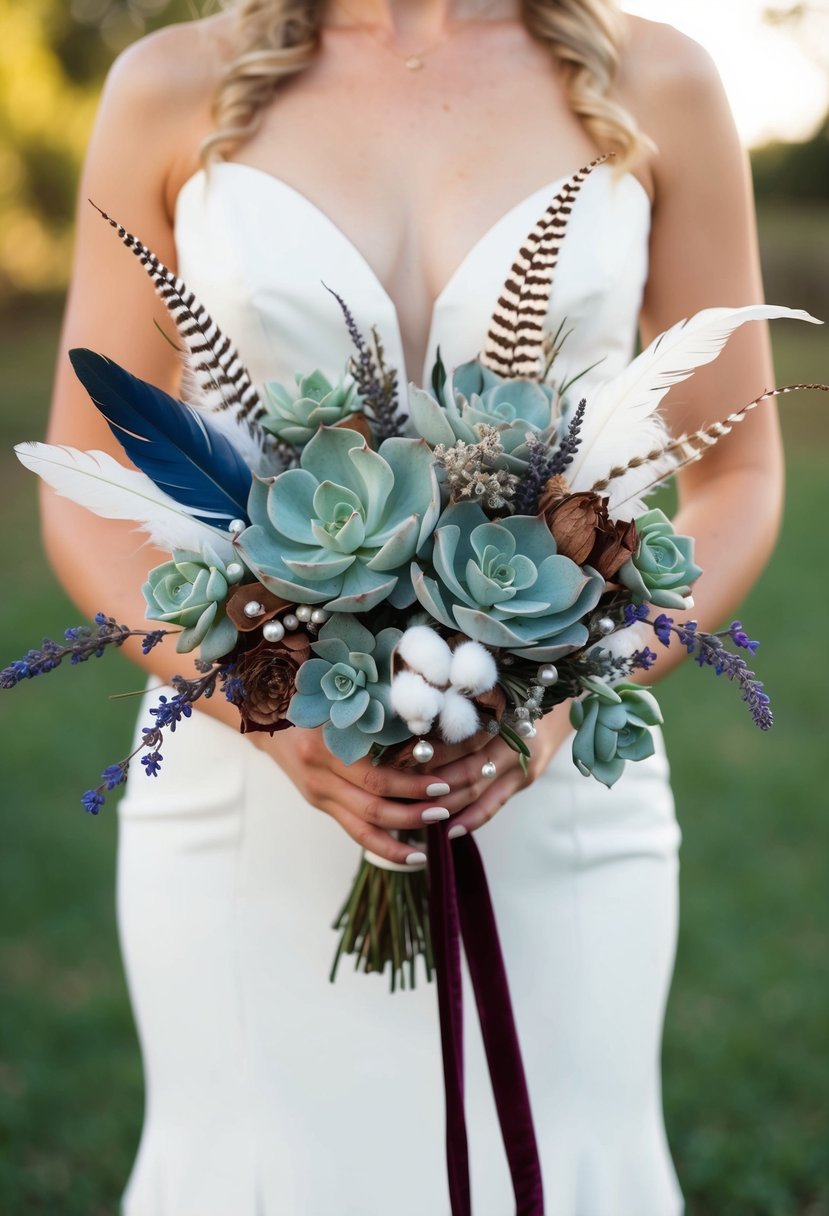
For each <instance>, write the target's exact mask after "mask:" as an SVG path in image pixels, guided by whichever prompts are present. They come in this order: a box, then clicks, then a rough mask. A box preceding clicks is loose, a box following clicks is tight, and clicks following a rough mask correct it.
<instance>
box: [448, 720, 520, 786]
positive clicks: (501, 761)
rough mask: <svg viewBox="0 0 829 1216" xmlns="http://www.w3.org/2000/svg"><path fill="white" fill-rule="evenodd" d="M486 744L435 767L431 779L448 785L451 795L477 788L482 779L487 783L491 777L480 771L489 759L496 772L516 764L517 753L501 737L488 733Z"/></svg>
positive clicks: (501, 771) (503, 770)
mask: <svg viewBox="0 0 829 1216" xmlns="http://www.w3.org/2000/svg"><path fill="white" fill-rule="evenodd" d="M488 744H489V746H487V747H485V748H482V749H479V750H478V751H476V752H472V753H471V754H469V755H466V756H463V757H461V759H459V760H455V761H453V762H451V763H450V764H446V765H444V766H443V767H441V768H437V769H435V770H434V771H433V772H432V774H431V775H432V780H434V781H442V782H443V783H444V784H446V785H448V786H449V788H450V789H451V791H452V794H453V795H454V794H460V793H462V792H469V791H474V790H477V789H478V788H479V787H480V785H481V782H482V781H484V782H486V783H487V784H488V783H489V781H491V780H492V778H487V777H485V775H484V774H483V772H482V769H483V767H484V765H485V764H486V763H487V762H489V761H491V762H492V763H493V764H494V765H495V768H496V772H498V773H503V772H505V771H506V770H507V769H509V768H513V767H515V766H516V765H518V763H519V761H518V756H517V753H516V752H514V751H513V749H512V748H511V747H510V746H509V744H508V743H505V742H504V740H503V739H497V738H496V739H494V738H493V737H492V736H491V735H490V736H488ZM468 801H470V799H468Z"/></svg>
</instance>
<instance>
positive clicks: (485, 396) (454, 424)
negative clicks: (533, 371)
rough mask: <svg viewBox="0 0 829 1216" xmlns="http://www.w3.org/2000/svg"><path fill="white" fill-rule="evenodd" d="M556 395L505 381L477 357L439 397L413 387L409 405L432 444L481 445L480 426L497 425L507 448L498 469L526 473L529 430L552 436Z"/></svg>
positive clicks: (542, 388)
mask: <svg viewBox="0 0 829 1216" xmlns="http://www.w3.org/2000/svg"><path fill="white" fill-rule="evenodd" d="M553 397H554V390H553V389H552V388H551V387H550V386H549V385H546V384H538V383H536V382H535V381H532V380H517V379H516V380H505V379H503V377H501V376H499V375H498V374H497V373H496V372H493V371H490V369H489V368H487V367H484V366H483V365H482V364H480V363H479V362H478V361H477V359H473V360H472V361H471V362H470V363H462V364H461V366H460V367H458V368H456V369H455V371H454V372H453V373H452V374H451V375H449V376H447V378H446V381H445V382H444V384H443V387H442V389H441V391H440V395H439V398H436V397H433V396H432V394H431V393H427V392H426V391H425V390H424V389H421V388H415V387H414V386H412V387H411V388H410V390H409V409H410V413H411V419H412V423H413V425H414V428H415V430H416V431H417V433H418V435H420V436H421V437H422V438H423V439H425V440H426V442H427V443H428V444H429V445H430V447H436V446H437V444H439V443H443V444H445V445H446V446H447V447H451V446H452V445H453V444H455V443H457V442H458V440H462V441H463V442H464V443H477V442H478V440H479V439H480V436H479V435H478V433H477V432H476V430H475V427H476V426H479V425H482V424H483V425H485V426H493V427H495V428H496V429H497V430H498V432H499V438H500V440H501V445H502V447H503V449H504V452H503V455H502V456H500V457H499V459H498V462H497V464H498V467H499V468H504V469H508V470H510V471H511V472H514V473H520V472H522V471H523V470H524V469H525V468H526V465H527V460H528V458H529V449H528V447H527V433H528V432H530V433H531V434H533V435H536V436H537V437H538V439H539V440H541V441H544V442H547V441H548V440H549V439H550V438H551V437H552V434H553V431H554V427H553V418H552V413H553V406H552V402H553Z"/></svg>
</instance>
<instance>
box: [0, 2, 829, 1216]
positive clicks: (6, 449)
mask: <svg viewBox="0 0 829 1216" xmlns="http://www.w3.org/2000/svg"><path fill="white" fill-rule="evenodd" d="M190 15H191V11H190V5H189V4H187V3H182V4H169V3H166V0H143V2H137V0H135V2H134V0H130V2H129V3H126V2H119V0H74V2H73V3H72V4H64V3H60V2H58V0H29V2H28V3H27V4H25V5H23V4H22V3H10V0H0V24H2V29H3V32H4V37H3V39H2V40H0V322H1V323H2V325H1V329H0V367H2V378H0V384H2V388H0V393H2V398H3V408H2V411H0V516H2V519H3V521H4V527H3V530H2V533H0V546H1V547H2V558H3V568H4V569H5V570H6V573H7V574H8V575H9V578H8V579H7V580H6V582H5V583H4V584H3V589H2V593H1V594H0V665H4V664H5V663H7V662H9V661H10V660H11V659H12V658H14V657H17V655H18V654H19V653H22V652H23V651H24V650H25V649H27V648H28V646H30V645H32V644H35V643H37V642H39V640H40V639H41V638H42V637H43V636H44V635H46V634H49V635H52V636H54V635H56V634H59V633H60V631H61V630H62V628H63V627H64V625H66V624H70V623H76V622H77V614H76V612H75V610H74V609H73V608H72V607H71V606H70V605H69V603H68V601H67V600H66V597H65V596H64V594H63V592H62V591H61V590H60V588H59V587H58V586H57V584H56V582H55V580H54V578H53V577H52V575H51V573H50V571H49V570H48V569H47V568H46V567H45V564H44V559H43V555H42V551H41V548H40V542H39V538H38V524H37V508H36V486H35V479H34V478H33V477H31V475H29V474H27V473H25V471H24V470H23V469H22V468H21V467H20V466H19V465H18V464H17V463H16V461H14V459H13V457H12V455H11V448H12V445H13V444H14V443H15V442H16V441H18V440H20V439H23V438H37V437H40V436H42V434H43V431H44V427H45V420H46V412H47V406H48V400H49V391H50V384H51V376H52V371H53V364H54V358H55V350H56V342H57V327H58V324H59V320H60V309H61V292H62V289H63V287H64V284H65V278H66V273H67V266H68V257H69V252H70V241H71V221H72V212H73V205H74V191H75V183H76V180H77V172H78V165H79V160H80V157H81V155H82V152H83V148H84V144H85V140H86V138H87V134H88V130H89V124H90V121H91V119H92V115H93V113H94V108H95V103H96V99H97V96H98V93H99V90H100V84H101V79H102V75H103V73H104V72H105V70H106V68H107V66H108V64H109V62H110V61H111V59H112V56H113V54H114V52H115V51H116V50H117V49H118V48H119V47H120V46H121V45H124V44H125V43H126V42H128V41H130V40H132V39H133V38H135V37H137V36H139V35H140V34H141V33H142V32H143V31H144V30H145V29H149V28H152V27H153V26H154V25H158V24H162V23H165V22H167V21H170V20H172V19H173V18H181V17H188V16H190ZM58 113H59V114H60V115H61V121H60V124H57V123H56V122H55V115H56V114H58ZM753 159H754V169H755V180H756V185H757V191H758V198H759V215H760V232H761V242H762V251H763V261H764V272H765V277H766V287H767V292H768V296H769V298H770V299H772V300H774V302H775V303H783V304H789V305H792V306H798V307H803V308H807V309H809V310H810V311H812V312H813V313H815V314H816V315H818V316H822V317H824V318H829V128H828V127H827V124H826V123H824V125H823V127H822V129H821V130H819V131H818V133H817V134H816V135H815V137H814V138H813V139H812V140H810V141H809V142H808V143H805V144H801V145H795V146H792V145H779V146H776V147H773V148H768V149H762V150H760V151H758V152H756V153H755V155H754V158H753ZM774 333H775V339H776V343H775V354H776V367H777V378H778V383H789V382H792V381H795V380H821V379H822V380H827V379H829V345H828V344H827V340H826V338H825V337H824V336H823V334H822V333H821V331H819V330H816V329H814V328H812V327H807V326H797V325H795V324H793V323H788V322H779V323H776V325H775V329H774ZM828 406H829V403H827V401H826V399H825V398H821V397H819V396H818V395H817V394H814V395H812V396H811V397H810V396H808V395H798V396H793V397H790V398H787V399H786V400H785V401H784V403H783V406H782V414H783V425H784V431H785V438H786V447H787V458H788V476H789V487H788V500H787V513H786V521H785V528H784V534H783V537H782V540H781V542H780V545H779V547H778V550H777V554H776V556H775V557H774V559H773V561H772V563H771V565H770V566H769V568H768V570H767V572H766V574H765V575H764V577H763V579H762V581H761V584H760V585H759V586H758V587H757V589H756V590H755V591H754V592H753V594H752V595H751V596H750V598H749V600H748V601H747V602H746V603H745V605H744V606H743V607H742V609H741V613H740V615H741V616H742V618H743V620H744V621H745V623H746V624H747V626H748V630H749V633H750V634H751V635H752V636H756V637H760V638H762V639H763V645H762V647H761V650H760V653H759V656H758V661H757V666H758V668H759V670H760V673H761V675H762V677H763V678H764V679H765V680H766V683H767V687H768V688H769V690H770V691H771V692H772V694H773V701H774V708H775V713H776V717H777V724H776V726H775V728H774V731H773V732H772V733H771V734H769V735H763V734H760V733H759V732H758V731H756V730H755V729H754V727H753V726H752V724H751V722H750V720H749V717H748V714H747V713H746V711H745V708H744V707H743V705H742V704H741V702H740V700H739V696H738V694H737V692H736V690H735V689H732V688H730V687H728V686H720V685H717V687H716V689H715V688H714V687H713V684H714V680H715V677H714V676H713V674H712V673H711V672H710V671H705V672H701V671H699V670H698V669H696V668H695V667H694V668H690V667H689V668H687V669H684V670H682V671H680V672H679V673H678V674H677V675H675V676H674V677H673V678H672V679H671V680H670V681H668V682H667V683H666V684H663V685H662V686H661V688H660V698H661V700H662V702H663V705H664V708H665V715H666V719H667V728H666V734H667V738H668V745H669V750H670V753H671V756H672V763H673V771H674V778H675V786H676V795H677V804H678V814H679V819H680V823H681V825H682V829H683V836H684V839H683V845H682V851H681V890H682V913H681V930H680V942H679V950H678V959H677V967H676V974H675V979H674V984H673V989H672V993H671V998H670V1004H669V1008H668V1014H667V1022H666V1031H665V1043H664V1056H663V1070H664V1102H665V1114H666V1123H667V1128H668V1134H669V1139H670V1143H671V1149H672V1152H673V1155H674V1159H675V1161H676V1165H677V1169H678V1172H679V1177H680V1181H681V1184H682V1187H683V1190H684V1193H685V1195H686V1198H687V1202H688V1216H795V1214H798V1216H827V1213H829V1124H828V1122H827V1106H829V980H828V979H827V966H826V959H827V955H828V953H829V952H828V951H827V946H829V914H828V913H829V908H828V907H827V903H828V901H827V889H828V888H827V873H826V857H827V843H829V839H828V833H827V827H826V810H827V797H826V779H825V770H824V768H823V764H824V759H825V757H824V753H823V748H824V747H825V746H826V729H827V715H826V712H825V708H824V707H825V691H824V686H825V673H826V663H825V659H824V655H825V639H824V636H823V620H824V612H825V598H824V597H825V594H826V574H825V570H826V561H827V551H826V543H825V539H824V538H823V535H824V534H823V532H822V524H821V520H823V519H824V518H825V517H826V516H827V511H829V491H828V490H827V485H829V479H827V470H826V463H827V458H826V453H827V439H829V415H827V407H828ZM140 684H141V678H140V677H139V676H138V675H137V673H136V671H135V670H134V669H133V668H131V667H130V666H129V665H128V664H126V663H125V662H123V661H122V660H121V659H120V657H119V656H118V655H112V656H110V657H108V658H107V659H106V661H105V662H103V663H100V664H99V663H94V662H93V663H91V664H88V665H87V666H86V667H84V668H81V669H80V670H79V671H77V672H73V673H72V674H71V675H70V674H69V673H68V672H67V671H63V670H62V671H60V672H58V673H55V674H54V675H52V676H50V678H49V681H48V687H44V686H43V685H42V683H40V682H38V683H36V684H28V683H27V684H24V685H22V686H21V687H19V688H18V689H16V690H15V691H14V693H13V694H9V693H6V694H3V695H2V703H0V760H2V799H0V801H1V802H2V810H1V811H0V815H2V827H1V828H0V831H2V841H3V847H2V851H0V907H1V909H2V910H1V911H0V989H1V990H2V992H3V1000H2V1009H1V1010H0V1211H2V1212H3V1213H10V1214H14V1216H17V1214H18V1213H21V1214H22V1213H25V1214H28V1213H44V1214H46V1213H48V1214H49V1216H54V1214H59V1216H99V1214H100V1216H103V1214H104V1213H113V1212H115V1211H116V1209H117V1203H118V1198H119V1196H120V1194H121V1191H122V1189H123V1186H124V1184H125V1181H126V1178H127V1175H128V1172H129V1169H130V1167H131V1164H132V1160H133V1156H134V1153H135V1149H136V1145H137V1140H138V1135H139V1130H140V1123H141V1115H142V1102H143V1092H142V1082H141V1070H140V1060H139V1055H138V1049H137V1045H136V1040H135V1033H134V1027H133V1024H132V1020H131V1016H130V1011H129V1005H128V1000H127V994H126V989H125V985H124V978H123V973H122V970H121V965H120V960H119V955H118V948H117V940H116V935H115V912H114V863H115V847H116V816H115V813H114V807H113V805H112V803H111V802H110V804H109V806H108V808H107V810H106V812H105V813H104V814H102V815H101V816H100V817H99V818H98V819H96V820H92V819H91V818H90V817H88V816H86V815H85V814H84V812H83V810H82V809H81V807H80V803H79V801H78V795H79V794H80V793H81V792H82V791H83V790H84V789H86V788H87V787H88V786H89V785H90V784H92V783H93V782H94V781H95V780H97V776H98V773H99V772H100V770H101V769H102V768H103V766H104V765H105V764H107V763H109V762H111V761H113V760H115V759H117V758H119V757H120V756H122V755H123V754H124V753H125V751H126V749H127V743H128V739H129V736H130V732H131V729H132V724H133V721H132V720H133V713H134V708H133V703H132V702H130V701H116V702H113V703H112V707H111V709H108V708H107V700H106V698H107V696H108V695H110V694H112V693H116V692H119V691H123V690H127V689H132V688H136V687H138V686H140ZM228 1216H232V1214H231V1213H229V1214H228ZM332 1216H334V1214H332ZM424 1216H425V1214H424ZM594 1216H602V1214H601V1213H595V1214H594Z"/></svg>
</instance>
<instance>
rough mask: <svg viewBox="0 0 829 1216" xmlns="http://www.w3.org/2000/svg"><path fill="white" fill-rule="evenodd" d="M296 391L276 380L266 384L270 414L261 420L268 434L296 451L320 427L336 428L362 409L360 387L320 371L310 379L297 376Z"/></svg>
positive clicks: (299, 374) (265, 401)
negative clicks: (334, 378)
mask: <svg viewBox="0 0 829 1216" xmlns="http://www.w3.org/2000/svg"><path fill="white" fill-rule="evenodd" d="M295 379H296V388H294V389H290V388H286V387H285V385H284V384H280V383H279V381H277V380H271V381H269V382H268V383H267V384H266V385H265V394H264V403H265V408H266V409H267V413H266V414H265V415H264V416H263V417H262V418H260V419H259V422H260V425H261V426H263V427H264V428H265V430H266V431H270V432H271V433H272V434H273V435H277V436H278V437H279V438H280V439H282V440H283V441H284V442H285V443H290V444H292V445H293V447H295V448H304V447H305V445H306V443H308V442H310V440H311V439H313V437H314V435H315V434H316V433H317V430H318V429H319V428H320V427H321V426H334V425H335V424H336V423H338V422H342V420H343V419H344V418H347V417H348V415H349V414H355V413H357V412H358V411H359V409H360V407H361V404H362V402H361V399H360V397H359V395H358V393H357V386H356V384H354V383H348V382H347V381H345V380H340V381H339V383H337V384H332V383H331V381H330V380H329V379H328V377H327V376H325V375H324V374H323V373H322V372H321V371H319V370H317V371H313V372H311V374H310V376H303V375H302V373H301V372H297V373H296V377H295Z"/></svg>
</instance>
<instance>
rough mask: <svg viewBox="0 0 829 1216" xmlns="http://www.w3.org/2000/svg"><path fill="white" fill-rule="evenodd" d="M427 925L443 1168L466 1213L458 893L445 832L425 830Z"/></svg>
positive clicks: (458, 1214)
mask: <svg viewBox="0 0 829 1216" xmlns="http://www.w3.org/2000/svg"><path fill="white" fill-rule="evenodd" d="M426 835H427V849H428V855H429V924H430V928H431V933H432V949H433V951H434V957H435V972H436V978H437V989H438V1009H439V1011H440V1040H441V1048H442V1051H443V1084H444V1091H445V1094H446V1168H447V1173H448V1177H449V1197H450V1201H451V1206H452V1216H472V1200H471V1195H470V1189H469V1146H468V1142H467V1136H466V1118H465V1115H464V1104H463V988H462V980H461V942H460V928H459V919H458V898H457V891H456V888H455V867H454V861H453V858H452V847H451V844H450V842H449V840H448V838H447V835H446V833H445V832H443V831H440V830H439V829H433V830H432V831H430V832H427V834H426Z"/></svg>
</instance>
